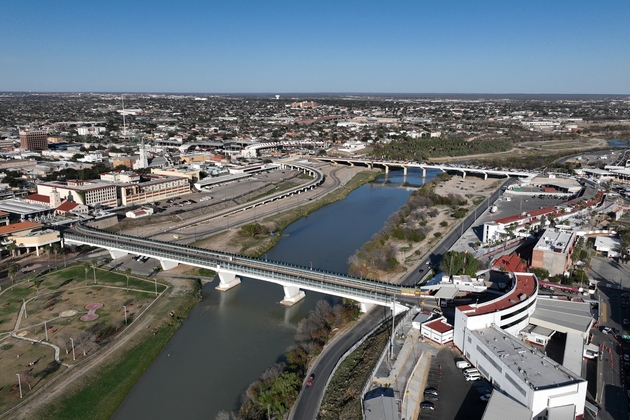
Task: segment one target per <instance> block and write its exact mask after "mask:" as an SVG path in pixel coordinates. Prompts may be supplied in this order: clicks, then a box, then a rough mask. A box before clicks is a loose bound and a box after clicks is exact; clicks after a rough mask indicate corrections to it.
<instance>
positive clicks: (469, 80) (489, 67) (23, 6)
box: [0, 0, 630, 94]
mask: <svg viewBox="0 0 630 420" xmlns="http://www.w3.org/2000/svg"><path fill="white" fill-rule="evenodd" d="M0 16H2V24H0V91H24V90H32V91H115V92H120V91H125V92H148V91H150V92H207V93H259V92H266V93H284V92H333V93H334V92H365V93H369V92H374V93H604V94H606V93H608V94H630V1H627V0H604V1H592V0H591V1H580V0H572V1H569V0H566V1H565V0H554V1H548V0H547V1H536V0H529V1H520V2H515V1H509V0H503V1H484V0H478V1H470V0H468V1H439V0H434V1H424V0H416V1H396V0H393V1H390V2H387V1H382V0H381V1H370V0H364V1H361V2H359V1H344V0H337V1H328V0H319V1H311V2H305V1H300V0H293V1H285V0H265V1H261V0H258V1H249V0H224V1H216V0H214V1H212V0H208V1H187V0H180V1H175V0H172V1H160V0H153V1H144V0H137V1H136V0H126V1H117V0H110V1H89V0H88V1H81V2H79V1H63V0H59V1H31V0H4V1H0Z"/></svg>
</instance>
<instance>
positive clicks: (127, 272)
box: [125, 268, 131, 289]
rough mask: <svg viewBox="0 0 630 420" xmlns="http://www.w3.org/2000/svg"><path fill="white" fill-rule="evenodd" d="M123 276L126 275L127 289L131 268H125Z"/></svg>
mask: <svg viewBox="0 0 630 420" xmlns="http://www.w3.org/2000/svg"><path fill="white" fill-rule="evenodd" d="M125 277H127V289H129V277H131V268H127V269H126V270H125Z"/></svg>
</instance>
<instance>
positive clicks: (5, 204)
mask: <svg viewBox="0 0 630 420" xmlns="http://www.w3.org/2000/svg"><path fill="white" fill-rule="evenodd" d="M52 210H53V209H51V208H50V207H48V206H43V205H40V204H31V203H27V202H25V201H21V200H16V199H13V198H12V199H9V200H2V201H0V211H4V212H7V213H13V214H22V215H28V214H32V213H40V212H44V211H52Z"/></svg>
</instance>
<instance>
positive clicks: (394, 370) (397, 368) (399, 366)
mask: <svg viewBox="0 0 630 420" xmlns="http://www.w3.org/2000/svg"><path fill="white" fill-rule="evenodd" d="M419 335H420V333H419V331H418V330H416V329H414V328H412V329H411V330H410V331H409V332H408V333H407V335H406V337H405V342H404V343H403V346H402V348H401V349H400V351H399V352H398V354H397V355H396V361H395V362H394V366H392V367H391V369H389V374H388V375H387V376H379V373H380V372H378V371H377V373H376V376H375V377H374V379H373V382H375V383H377V384H379V385H390V386H391V385H393V384H394V382H396V379H398V377H399V375H400V374H401V373H402V372H403V370H404V369H403V368H404V366H405V365H406V363H407V360H408V359H409V357H410V356H412V355H417V352H418V350H417V349H416V343H417V342H418V337H419ZM381 375H382V373H381Z"/></svg>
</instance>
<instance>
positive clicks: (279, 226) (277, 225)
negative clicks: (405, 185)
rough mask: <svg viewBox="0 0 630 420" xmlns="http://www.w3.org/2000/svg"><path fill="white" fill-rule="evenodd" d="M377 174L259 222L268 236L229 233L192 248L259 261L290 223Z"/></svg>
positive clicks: (362, 174) (360, 175)
mask: <svg viewBox="0 0 630 420" xmlns="http://www.w3.org/2000/svg"><path fill="white" fill-rule="evenodd" d="M380 174H381V172H380V171H376V170H362V171H361V172H358V173H357V174H356V175H354V176H353V177H352V178H351V179H350V180H349V181H347V182H346V183H343V181H342V185H341V186H340V187H339V188H338V189H336V190H335V191H333V192H331V193H330V194H328V195H326V196H325V197H323V198H321V199H319V200H316V201H308V202H306V203H305V204H303V205H301V206H299V207H297V208H294V209H291V210H288V211H285V212H282V213H279V214H277V215H274V216H273V217H269V218H266V219H264V220H262V221H260V222H258V223H260V225H262V226H264V227H265V228H266V229H267V231H268V232H270V233H269V234H266V235H257V236H254V237H252V236H247V235H243V234H241V230H240V229H231V230H228V231H226V232H223V233H220V234H218V235H214V236H211V237H209V238H205V239H202V240H199V241H197V242H195V243H194V244H193V245H195V246H198V247H201V248H209V249H220V250H221V251H224V252H229V253H234V254H240V255H245V256H248V257H260V256H261V255H263V254H264V253H265V252H267V251H269V250H270V249H271V248H273V247H274V246H275V245H276V244H277V243H278V242H280V239H282V232H283V231H284V229H286V228H287V227H288V226H290V225H291V224H292V223H293V222H295V221H297V220H299V219H301V218H302V217H307V216H308V215H309V214H310V213H312V212H314V211H316V210H318V209H320V208H322V207H324V206H327V205H329V204H331V203H334V202H336V201H339V200H343V199H344V198H346V197H347V196H348V194H350V193H351V192H352V191H354V190H356V189H357V188H359V187H360V186H362V185H364V184H367V183H369V182H371V181H373V180H374V179H376V178H377V177H378V176H379V175H380Z"/></svg>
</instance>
